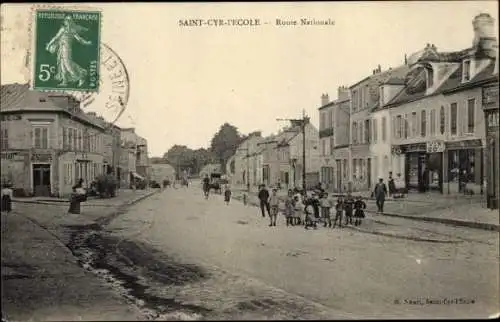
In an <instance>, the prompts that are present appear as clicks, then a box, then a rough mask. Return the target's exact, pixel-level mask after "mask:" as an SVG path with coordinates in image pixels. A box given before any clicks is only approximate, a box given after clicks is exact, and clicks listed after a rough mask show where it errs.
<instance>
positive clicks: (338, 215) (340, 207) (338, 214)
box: [333, 197, 344, 228]
mask: <svg viewBox="0 0 500 322" xmlns="http://www.w3.org/2000/svg"><path fill="white" fill-rule="evenodd" d="M343 213H344V200H343V199H342V197H339V199H338V200H337V204H336V205H335V221H334V222H333V228H335V226H337V220H338V221H339V228H342V214H343Z"/></svg>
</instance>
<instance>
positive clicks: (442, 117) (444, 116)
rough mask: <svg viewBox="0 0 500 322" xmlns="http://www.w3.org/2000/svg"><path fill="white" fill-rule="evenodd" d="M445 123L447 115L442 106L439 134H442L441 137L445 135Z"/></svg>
mask: <svg viewBox="0 0 500 322" xmlns="http://www.w3.org/2000/svg"><path fill="white" fill-rule="evenodd" d="M445 123H446V114H445V112H444V106H441V110H440V111H439V133H441V135H443V134H444V128H445Z"/></svg>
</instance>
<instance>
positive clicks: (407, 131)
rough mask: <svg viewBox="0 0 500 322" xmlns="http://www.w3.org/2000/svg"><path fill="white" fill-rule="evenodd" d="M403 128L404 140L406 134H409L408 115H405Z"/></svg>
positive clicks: (406, 136)
mask: <svg viewBox="0 0 500 322" xmlns="http://www.w3.org/2000/svg"><path fill="white" fill-rule="evenodd" d="M403 127H404V134H405V139H407V138H408V134H409V132H410V127H409V126H408V114H405V119H404V122H403Z"/></svg>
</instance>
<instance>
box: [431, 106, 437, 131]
mask: <svg viewBox="0 0 500 322" xmlns="http://www.w3.org/2000/svg"><path fill="white" fill-rule="evenodd" d="M430 116H431V122H430V126H431V131H430V133H431V135H435V134H436V110H434V109H432V110H431V115H430Z"/></svg>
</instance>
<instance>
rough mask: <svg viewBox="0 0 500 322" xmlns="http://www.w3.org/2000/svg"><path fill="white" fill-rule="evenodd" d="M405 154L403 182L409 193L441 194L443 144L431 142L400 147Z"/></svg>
mask: <svg viewBox="0 0 500 322" xmlns="http://www.w3.org/2000/svg"><path fill="white" fill-rule="evenodd" d="M400 148H401V152H402V153H404V154H405V180H406V188H407V189H408V190H409V191H418V192H427V191H438V192H441V193H443V162H442V160H443V151H444V143H443V142H439V141H431V142H425V143H417V144H406V145H401V146H400Z"/></svg>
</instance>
